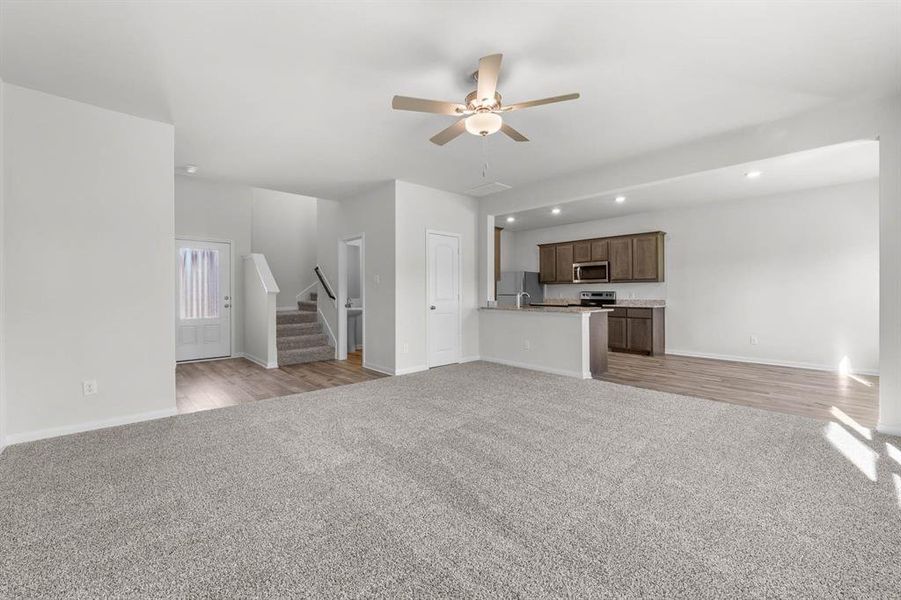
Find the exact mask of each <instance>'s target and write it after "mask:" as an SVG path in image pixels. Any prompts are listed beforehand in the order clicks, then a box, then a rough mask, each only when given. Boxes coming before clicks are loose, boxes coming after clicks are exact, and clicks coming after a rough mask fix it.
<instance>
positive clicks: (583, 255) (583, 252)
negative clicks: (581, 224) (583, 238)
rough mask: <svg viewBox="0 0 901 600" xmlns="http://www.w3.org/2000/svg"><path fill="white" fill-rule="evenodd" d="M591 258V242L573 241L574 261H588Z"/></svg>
mask: <svg viewBox="0 0 901 600" xmlns="http://www.w3.org/2000/svg"><path fill="white" fill-rule="evenodd" d="M590 260H591V242H574V243H573V262H577V263H580V262H588V261H590Z"/></svg>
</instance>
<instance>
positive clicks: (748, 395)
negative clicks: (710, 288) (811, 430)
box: [598, 352, 879, 427]
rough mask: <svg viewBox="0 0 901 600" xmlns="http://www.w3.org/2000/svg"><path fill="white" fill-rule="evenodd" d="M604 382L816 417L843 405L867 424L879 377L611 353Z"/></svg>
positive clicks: (874, 404)
mask: <svg viewBox="0 0 901 600" xmlns="http://www.w3.org/2000/svg"><path fill="white" fill-rule="evenodd" d="M608 356H609V369H608V371H607V373H605V374H604V375H602V376H601V377H599V378H598V379H602V380H604V381H612V382H614V383H622V384H625V385H632V386H636V387H641V388H646V389H652V390H658V391H663V392H671V393H673V394H684V395H686V396H695V397H697V398H706V399H708V400H718V401H721V402H729V403H731V404H743V405H745V406H753V407H755V408H762V409H766V410H773V411H777V412H785V413H791V414H795V415H803V416H807V417H814V418H817V419H834V418H836V413H835V409H838V410H841V411H842V412H844V413H845V414H846V415H848V416H850V417H851V418H853V419H854V420H856V421H857V422H858V423H860V424H861V425H863V426H865V427H873V426H874V425H875V424H876V419H877V416H878V399H879V378H878V377H870V376H853V377H851V376H841V375H839V374H838V373H830V372H826V371H813V370H809V369H795V368H791V367H776V366H770V365H761V364H752V363H740V362H731V361H724V360H712V359H708V358H689V357H684V356H672V355H667V356H660V357H651V356H641V355H636V354H626V353H622V352H611V353H610V354H609V355H608Z"/></svg>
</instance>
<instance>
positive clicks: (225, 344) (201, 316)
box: [175, 240, 232, 360]
mask: <svg viewBox="0 0 901 600" xmlns="http://www.w3.org/2000/svg"><path fill="white" fill-rule="evenodd" d="M175 273H176V283H175V360H198V359H202V358H219V357H223V356H230V355H231V304H232V302H231V299H232V293H231V246H230V245H229V244H227V243H221V242H197V241H192V240H176V244H175Z"/></svg>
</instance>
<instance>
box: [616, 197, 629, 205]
mask: <svg viewBox="0 0 901 600" xmlns="http://www.w3.org/2000/svg"><path fill="white" fill-rule="evenodd" d="M614 200H616V201H617V202H618V203H619V204H622V203H623V202H625V201H626V197H625V196H617V197H616V198H614Z"/></svg>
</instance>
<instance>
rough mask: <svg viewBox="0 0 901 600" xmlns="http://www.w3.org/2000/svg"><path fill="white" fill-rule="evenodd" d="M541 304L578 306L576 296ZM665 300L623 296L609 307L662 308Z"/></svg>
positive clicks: (548, 300)
mask: <svg viewBox="0 0 901 600" xmlns="http://www.w3.org/2000/svg"><path fill="white" fill-rule="evenodd" d="M542 305H543V306H545V307H547V306H578V305H579V300H578V298H546V299H545V300H544V301H543V302H542ZM664 307H666V300H658V299H653V298H623V299H622V300H617V301H616V304H612V305H610V308H664Z"/></svg>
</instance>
